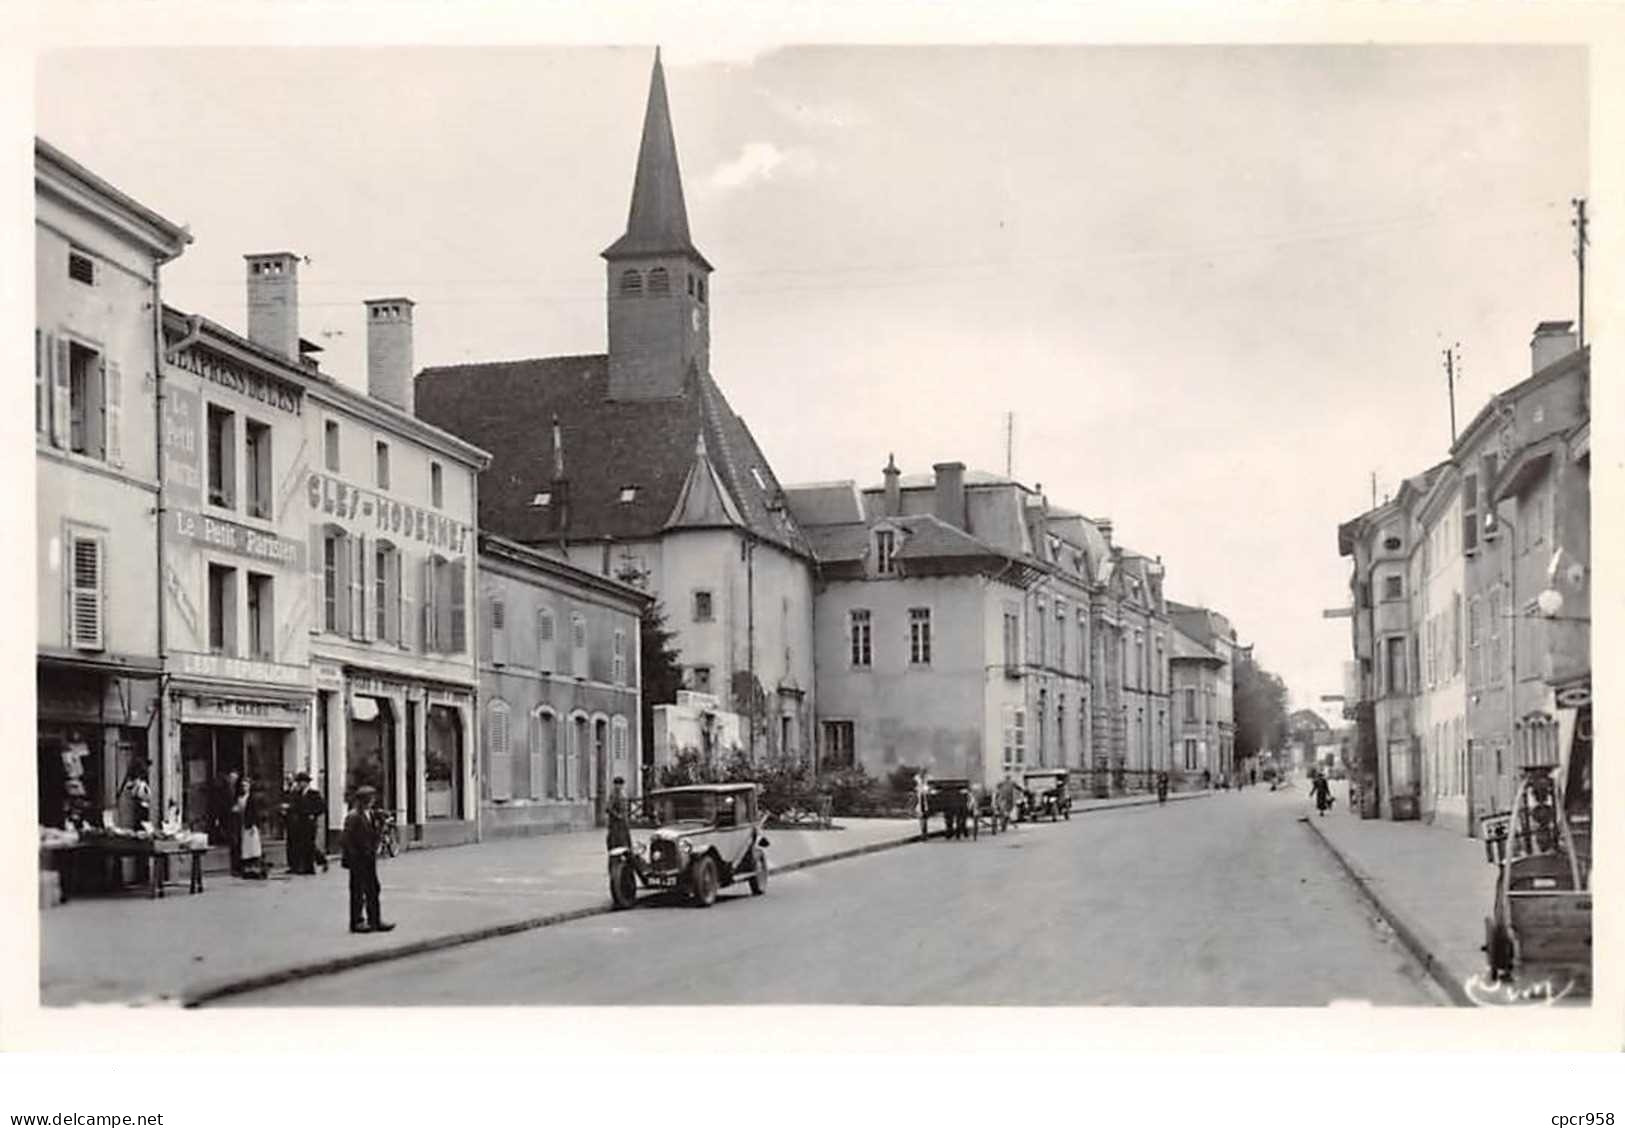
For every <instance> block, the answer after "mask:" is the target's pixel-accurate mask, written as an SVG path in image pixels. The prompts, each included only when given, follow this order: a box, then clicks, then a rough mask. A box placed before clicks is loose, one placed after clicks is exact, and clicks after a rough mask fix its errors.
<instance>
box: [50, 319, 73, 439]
mask: <svg viewBox="0 0 1625 1128" xmlns="http://www.w3.org/2000/svg"><path fill="white" fill-rule="evenodd" d="M49 340H50V347H49V349H48V350H47V352H48V358H49V360H50V362H51V445H52V446H55V447H60V448H61V449H63V450H67V449H68V412H69V407H70V405H69V403H68V342H66V341H64V340H63V339H62V338H61V337H51V338H49Z"/></svg>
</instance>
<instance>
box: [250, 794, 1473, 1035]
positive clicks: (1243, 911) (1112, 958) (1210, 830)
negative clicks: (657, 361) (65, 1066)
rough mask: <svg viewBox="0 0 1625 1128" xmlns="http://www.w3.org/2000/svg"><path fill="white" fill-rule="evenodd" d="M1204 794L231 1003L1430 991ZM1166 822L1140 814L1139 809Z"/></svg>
mask: <svg viewBox="0 0 1625 1128" xmlns="http://www.w3.org/2000/svg"><path fill="white" fill-rule="evenodd" d="M1307 810H1308V806H1307V803H1306V801H1305V799H1304V796H1303V793H1302V792H1300V791H1291V792H1278V793H1272V792H1270V791H1269V790H1268V789H1267V788H1259V789H1254V790H1250V791H1246V792H1242V793H1223V794H1220V795H1217V796H1215V797H1213V798H1211V799H1207V800H1201V801H1198V802H1187V803H1176V804H1170V805H1169V806H1168V807H1166V808H1158V807H1155V806H1152V807H1137V808H1130V809H1125V810H1122V811H1113V812H1103V813H1098V814H1094V815H1090V816H1088V817H1085V818H1076V819H1074V820H1073V821H1072V822H1070V823H1062V824H1060V825H1058V826H1050V825H1043V826H1038V827H1023V828H1019V829H1017V830H1016V831H1015V832H1013V833H1011V834H1009V835H1001V836H998V837H996V838H990V837H987V836H984V837H983V838H982V839H981V841H979V842H975V843H972V842H941V841H933V842H930V843H927V844H924V845H919V846H910V847H907V848H905V849H902V850H895V851H890V852H887V853H884V854H877V855H871V856H867V857H861V858H857V859H854V860H850V861H844V862H839V863H836V864H833V865H829V866H823V867H819V868H816V869H811V870H806V871H802V872H797V873H791V874H786V875H783V876H782V877H781V878H779V879H778V880H776V881H774V882H773V883H772V885H771V887H770V889H769V891H768V893H767V895H766V896H765V897H762V898H753V897H751V896H750V895H749V893H748V892H745V891H743V890H740V891H738V892H733V891H730V892H729V893H725V894H724V896H723V898H722V900H721V901H719V903H718V904H717V906H716V907H715V908H713V909H711V910H709V911H701V910H696V909H691V908H686V907H681V906H677V905H671V906H664V905H659V904H649V905H645V906H641V907H639V908H638V909H636V910H635V911H632V912H628V913H618V914H614V915H611V916H602V917H596V918H593V919H589V920H583V921H578V922H574V923H571V924H565V925H560V926H558V927H554V928H549V929H543V930H540V931H536V932H530V933H525V934H522V935H518V936H513V937H508V938H504V939H500V940H491V941H486V942H483V943H479V944H473V945H470V946H467V947H462V948H457V949H452V950H449V951H445V952H442V953H438V954H432V955H428V956H422V957H417V958H413V959H407V960H401V961H397V962H392V963H388V964H382V965H378V966H375V967H370V968H363V969H359V970H356V971H351V972H346V973H343V974H339V975H334V976H327V977H320V978H315V979H311V980H306V981H303V982H299V983H295V984H291V985H288V986H286V987H281V988H276V989H271V990H266V991H263V992H259V993H256V994H252V995H246V996H242V997H240V998H238V999H236V1000H233V1001H234V1002H235V1004H236V1005H241V1006H268V1005H312V1004H335V1005H346V1006H356V1005H369V1004H370V1005H378V1004H391V1003H411V1004H428V1005H491V1004H502V1003H517V1004H557V1003H565V1004H568V1003H581V1004H632V1003H660V1004H750V1003H759V1004H773V1003H777V1004H798V1003H799V1004H814V1003H824V1004H886V1005H909V1004H994V1003H1008V1004H1021V1005H1040V1004H1069V1005H1109V1004H1139V1005H1154V1006H1192V1005H1276V1006H1280V1005H1319V1004H1325V1003H1329V1002H1333V1001H1337V1000H1365V1001H1369V1002H1371V1003H1373V1004H1398V1005H1426V1004H1437V1003H1440V1002H1442V1001H1444V1000H1443V997H1442V996H1441V995H1440V994H1439V993H1438V991H1437V989H1436V988H1434V987H1433V986H1432V985H1431V984H1430V983H1428V982H1427V981H1426V979H1425V977H1424V975H1423V973H1422V971H1421V969H1420V968H1419V967H1418V966H1417V965H1416V964H1415V962H1414V961H1413V960H1411V959H1410V958H1409V957H1408V956H1407V955H1406V953H1405V952H1404V951H1403V949H1402V948H1401V947H1400V946H1399V944H1398V943H1397V942H1396V941H1395V939H1394V938H1393V937H1392V936H1391V935H1390V934H1388V933H1387V931H1386V929H1385V928H1383V927H1382V926H1380V925H1378V924H1377V923H1375V922H1374V921H1373V919H1372V916H1371V913H1370V912H1369V910H1368V908H1367V906H1366V905H1365V903H1364V902H1363V901H1361V900H1360V898H1359V896H1358V895H1357V894H1356V892H1355V891H1354V889H1353V888H1352V886H1351V885H1350V884H1349V882H1348V880H1347V879H1346V878H1345V877H1344V876H1343V874H1342V873H1341V871H1340V870H1339V868H1338V867H1337V865H1336V863H1334V862H1333V861H1332V860H1331V859H1330V858H1329V856H1328V855H1327V853H1326V851H1325V850H1324V848H1323V847H1322V846H1321V845H1320V844H1319V843H1318V842H1317V841H1316V840H1315V839H1314V838H1313V837H1312V836H1311V835H1310V833H1309V832H1308V830H1307V829H1306V828H1305V827H1303V826H1301V825H1299V823H1298V822H1297V819H1298V817H1299V816H1300V815H1301V814H1304V813H1305V812H1306V811H1307ZM1152 822H1161V823H1163V824H1165V825H1164V826H1163V827H1162V828H1160V829H1159V830H1158V831H1157V832H1153V831H1152V827H1151V826H1149V825H1147V824H1148V823H1152Z"/></svg>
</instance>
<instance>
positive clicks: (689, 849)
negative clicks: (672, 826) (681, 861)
mask: <svg viewBox="0 0 1625 1128" xmlns="http://www.w3.org/2000/svg"><path fill="white" fill-rule="evenodd" d="M677 849H678V850H680V851H682V852H683V853H684V854H692V853H693V852H694V847H693V846H692V845H690V844H689V841H688V839H686V838H682V839H679V840H678V842H677Z"/></svg>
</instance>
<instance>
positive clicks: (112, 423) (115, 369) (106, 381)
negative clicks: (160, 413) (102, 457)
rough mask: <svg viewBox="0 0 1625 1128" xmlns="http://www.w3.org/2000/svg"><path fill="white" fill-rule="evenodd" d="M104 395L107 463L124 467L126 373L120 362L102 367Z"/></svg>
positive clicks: (105, 364)
mask: <svg viewBox="0 0 1625 1128" xmlns="http://www.w3.org/2000/svg"><path fill="white" fill-rule="evenodd" d="M102 395H103V397H104V399H103V403H104V404H105V405H106V406H105V409H104V411H103V423H104V424H105V426H106V428H107V433H106V441H107V461H108V464H109V465H112V466H123V465H124V373H123V370H121V369H120V368H119V363H118V361H116V360H115V361H111V362H108V363H104V364H103V365H102Z"/></svg>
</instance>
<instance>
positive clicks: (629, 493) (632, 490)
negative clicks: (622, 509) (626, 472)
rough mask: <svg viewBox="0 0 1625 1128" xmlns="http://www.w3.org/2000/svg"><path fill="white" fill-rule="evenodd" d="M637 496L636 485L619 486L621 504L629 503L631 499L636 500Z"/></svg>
mask: <svg viewBox="0 0 1625 1128" xmlns="http://www.w3.org/2000/svg"><path fill="white" fill-rule="evenodd" d="M637 497H638V488H637V487H636V486H622V487H621V504H622V505H627V504H629V503H631V502H633V501H636V500H637Z"/></svg>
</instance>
